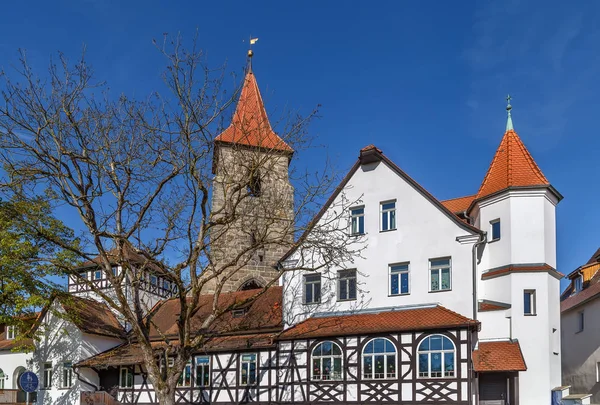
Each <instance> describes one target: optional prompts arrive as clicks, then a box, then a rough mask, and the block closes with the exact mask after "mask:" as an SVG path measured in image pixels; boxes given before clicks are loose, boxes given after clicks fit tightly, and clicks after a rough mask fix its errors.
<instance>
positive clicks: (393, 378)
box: [362, 376, 398, 381]
mask: <svg viewBox="0 0 600 405" xmlns="http://www.w3.org/2000/svg"><path fill="white" fill-rule="evenodd" d="M397 378H398V377H386V378H372V377H365V376H363V378H362V381H390V380H396V379H397Z"/></svg>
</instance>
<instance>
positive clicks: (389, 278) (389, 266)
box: [388, 262, 410, 297]
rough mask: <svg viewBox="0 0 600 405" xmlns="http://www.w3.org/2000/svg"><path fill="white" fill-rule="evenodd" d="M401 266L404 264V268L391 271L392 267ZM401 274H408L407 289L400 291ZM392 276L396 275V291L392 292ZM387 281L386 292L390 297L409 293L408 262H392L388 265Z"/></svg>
mask: <svg viewBox="0 0 600 405" xmlns="http://www.w3.org/2000/svg"><path fill="white" fill-rule="evenodd" d="M401 266H402V267H403V266H406V270H398V271H394V272H392V267H401ZM402 274H407V275H408V291H407V292H402ZM392 276H398V293H397V294H394V293H393V292H392ZM388 282H389V288H388V292H389V294H390V296H391V297H397V296H399V295H410V262H401V263H392V264H389V265H388Z"/></svg>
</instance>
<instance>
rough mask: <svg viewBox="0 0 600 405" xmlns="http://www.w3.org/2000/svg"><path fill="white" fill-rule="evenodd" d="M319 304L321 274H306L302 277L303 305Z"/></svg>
mask: <svg viewBox="0 0 600 405" xmlns="http://www.w3.org/2000/svg"><path fill="white" fill-rule="evenodd" d="M320 302H321V274H306V275H305V276H304V303H305V304H318V303H320Z"/></svg>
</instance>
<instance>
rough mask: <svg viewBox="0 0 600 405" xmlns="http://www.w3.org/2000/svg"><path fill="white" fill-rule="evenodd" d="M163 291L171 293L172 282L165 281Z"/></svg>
mask: <svg viewBox="0 0 600 405" xmlns="http://www.w3.org/2000/svg"><path fill="white" fill-rule="evenodd" d="M163 289H165V290H167V291H171V282H170V281H168V280H165V281H163Z"/></svg>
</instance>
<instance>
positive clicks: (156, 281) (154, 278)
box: [150, 274, 158, 286]
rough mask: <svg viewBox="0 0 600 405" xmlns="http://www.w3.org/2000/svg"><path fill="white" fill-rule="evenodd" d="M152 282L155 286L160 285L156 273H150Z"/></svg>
mask: <svg viewBox="0 0 600 405" xmlns="http://www.w3.org/2000/svg"><path fill="white" fill-rule="evenodd" d="M150 284H152V285H153V286H157V285H158V277H156V276H155V275H154V274H151V275H150Z"/></svg>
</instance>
